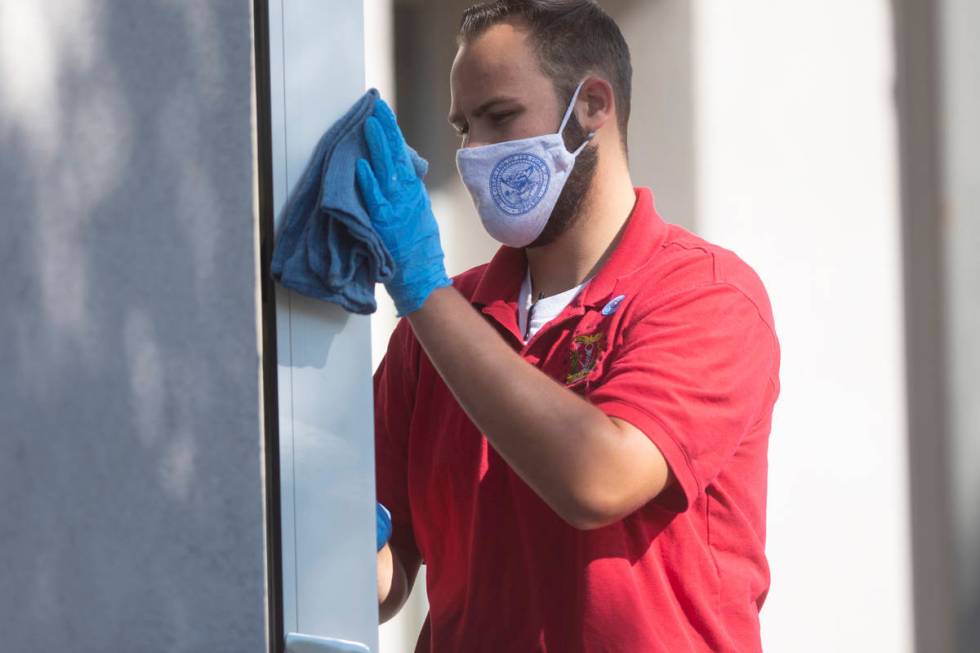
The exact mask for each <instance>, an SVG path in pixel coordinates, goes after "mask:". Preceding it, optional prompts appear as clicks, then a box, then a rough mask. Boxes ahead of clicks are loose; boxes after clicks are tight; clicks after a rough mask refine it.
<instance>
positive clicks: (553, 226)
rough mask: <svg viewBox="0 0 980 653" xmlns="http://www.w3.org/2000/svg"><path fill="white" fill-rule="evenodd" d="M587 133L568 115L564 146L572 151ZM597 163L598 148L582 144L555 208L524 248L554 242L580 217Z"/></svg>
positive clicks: (575, 119) (574, 118)
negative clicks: (539, 231) (539, 230)
mask: <svg viewBox="0 0 980 653" xmlns="http://www.w3.org/2000/svg"><path fill="white" fill-rule="evenodd" d="M588 135H589V134H588V132H586V131H585V129H584V128H583V127H582V125H581V123H579V121H578V119H577V118H576V117H575V114H572V116H571V118H570V119H569V121H568V124H567V125H565V134H564V136H563V138H564V140H565V147H566V148H567V149H568V150H569V151H573V150H574V149H575V148H577V147H578V146H579V145H581V144H582V142H583V141H584V140H585V139H586V137H588ZM598 163H599V148H598V147H597V146H595V145H586V146H585V147H584V148H583V149H582V151H581V152H579V155H578V156H577V157H576V158H575V165H573V166H572V172H571V174H569V175H568V179H567V180H566V181H565V187H564V188H562V191H561V194H560V195H558V201H557V202H555V208H554V209H552V211H551V216H550V217H549V218H548V223H547V224H546V225H545V227H544V230H543V231H542V232H541V235H539V236H538V237H537V238H535V239H534V242H533V243H531V244H530V245H528V247H541V246H543V245H549V244H551V243H553V242H554V241H556V240H557V239H558V237H559V236H561V235H562V234H564V233H565V232H566V231H568V230H569V229H570V228H571V227H572V226H573V225H574V224H575V223H576V222H578V220H579V218H580V217H581V212H582V206H583V203H584V200H585V197H586V196H587V195H588V193H589V189H590V188H591V187H592V180H593V178H594V177H595V171H596V166H597V165H598Z"/></svg>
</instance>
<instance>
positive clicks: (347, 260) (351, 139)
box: [271, 88, 428, 315]
mask: <svg viewBox="0 0 980 653" xmlns="http://www.w3.org/2000/svg"><path fill="white" fill-rule="evenodd" d="M378 97H379V96H378V91H377V90H375V89H373V88H372V89H371V90H369V91H368V92H367V93H365V94H364V95H362V96H361V98H360V99H358V100H357V101H356V102H355V103H354V105H353V106H352V107H351V108H350V109H349V110H348V111H347V113H345V114H344V115H343V116H342V117H341V118H340V119H339V120H338V121H337V122H335V123H334V124H333V126H332V127H330V129H329V130H327V132H326V133H325V134H324V135H323V136H322V137H320V142H319V143H317V146H316V149H315V150H314V152H313V156H312V157H311V158H310V162H309V163H308V164H307V166H306V169H305V170H304V171H303V175H302V177H301V178H300V180H299V182H298V183H297V185H296V187H295V188H294V190H293V193H292V195H291V196H290V198H289V200H288V201H287V203H286V208H285V210H284V212H285V215H284V219H283V220H282V222H281V223H280V228H279V231H278V233H277V234H276V245H275V248H274V250H273V252H272V266H271V271H272V277H273V278H274V279H275V280H276V281H278V282H279V283H281V284H282V285H284V286H285V287H287V288H290V289H292V290H295V291H297V292H300V293H302V294H304V295H309V296H310V297H315V298H317V299H323V300H326V301H329V302H333V303H335V304H339V305H340V306H342V307H343V308H345V309H346V310H348V311H351V312H352V313H360V314H364V315H366V314H369V313H373V312H374V311H376V310H377V308H378V305H377V302H376V301H375V299H374V285H375V284H376V283H384V282H385V281H388V280H389V279H391V277H392V274H393V272H394V263H393V261H392V259H391V254H390V253H389V252H388V250H387V248H386V247H385V246H384V243H382V242H381V238H379V237H378V234H377V233H376V232H375V231H374V228H373V227H372V226H371V218H370V216H369V215H368V212H367V210H366V209H365V208H364V205H363V204H362V202H361V197H360V195H359V193H358V191H357V187H356V183H355V181H354V168H355V164H356V162H357V160H358V159H366V158H368V156H369V154H368V149H367V142H366V141H365V139H364V133H363V127H364V121H365V120H367V118H368V116H370V115H371V114H372V113H373V112H374V104H375V102H376V101H377V99H378ZM409 151H410V154H411V157H412V162H413V163H414V165H415V171H416V173H418V175H419V176H420V177H423V176H425V173H426V171H427V170H428V163H427V162H426V160H425V159H423V158H421V157H420V156H419V155H418V154H416V153H415V151H414V150H411V148H409Z"/></svg>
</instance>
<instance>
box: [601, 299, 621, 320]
mask: <svg viewBox="0 0 980 653" xmlns="http://www.w3.org/2000/svg"><path fill="white" fill-rule="evenodd" d="M624 299H626V295H616V296H615V297H613V298H612V299H610V300H609V303H608V304H606V305H605V306H603V307H602V314H603V315H612V314H613V313H615V312H616V309H617V308H619V305H620V304H621V303H622V302H623V300H624Z"/></svg>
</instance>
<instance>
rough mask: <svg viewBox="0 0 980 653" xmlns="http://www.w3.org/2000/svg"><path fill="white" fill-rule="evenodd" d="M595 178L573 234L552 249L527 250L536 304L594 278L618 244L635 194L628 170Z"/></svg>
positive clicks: (560, 238) (572, 227)
mask: <svg viewBox="0 0 980 653" xmlns="http://www.w3.org/2000/svg"><path fill="white" fill-rule="evenodd" d="M596 172H597V174H596V176H595V177H594V179H593V184H592V187H591V188H590V189H589V193H588V195H586V197H585V198H584V202H583V206H582V207H581V209H580V210H581V211H582V214H581V215H580V216H578V219H577V220H576V221H575V223H574V224H573V225H572V226H571V227H570V228H569V229H568V231H566V232H565V233H563V234H562V235H561V236H559V237H558V238H557V239H556V240H555V241H554V242H552V243H549V244H548V245H544V246H542V247H535V248H530V247H526V248H525V249H524V253H525V255H526V256H527V262H528V267H529V268H530V271H531V286H532V293H533V297H535V298H537V297H550V296H552V295H556V294H558V293H560V292H562V291H564V290H568V289H569V288H574V287H575V286H577V285H579V284H580V283H582V282H583V281H584V280H585V279H587V278H589V277H591V276H593V275H594V274H595V273H596V272H598V271H599V269H600V268H601V267H602V265H603V264H604V263H605V262H606V259H608V258H609V255H610V254H611V253H612V251H613V250H614V249H615V247H616V244H617V243H618V242H619V237H620V236H621V235H622V232H623V230H624V229H623V227H624V225H625V224H626V221H627V219H628V218H629V216H630V213H631V212H632V210H633V205H634V204H635V203H636V192H635V190H634V188H633V183H632V181H631V180H630V176H629V171H628V170H627V169H625V166H624V167H623V168H621V169H617V170H615V171H601V170H597V171H596ZM603 173H606V174H603Z"/></svg>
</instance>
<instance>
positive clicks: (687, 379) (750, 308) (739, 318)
mask: <svg viewBox="0 0 980 653" xmlns="http://www.w3.org/2000/svg"><path fill="white" fill-rule="evenodd" d="M777 364H778V343H777V341H776V338H775V334H774V332H773V331H772V329H771V328H770V326H769V323H767V322H766V321H765V320H764V319H763V317H762V315H761V314H760V312H759V309H758V308H757V307H756V305H755V304H754V303H753V302H752V301H751V300H750V299H749V298H748V297H747V296H746V295H745V294H744V293H743V292H742V291H741V290H739V289H738V288H736V287H735V286H732V285H729V284H726V283H716V284H712V285H708V286H705V287H701V288H696V289H693V290H689V291H684V292H682V293H679V294H676V295H674V296H672V297H670V298H669V299H665V300H663V301H659V302H657V303H656V305H655V306H654V307H653V308H652V309H649V310H647V311H646V312H645V314H644V315H643V316H642V317H641V318H639V319H638V320H637V321H636V322H635V323H633V324H632V325H630V326H628V327H627V328H626V330H625V331H624V333H623V338H622V341H621V342H619V343H617V347H615V348H614V350H613V351H612V352H610V355H609V362H608V363H607V369H606V372H605V373H604V374H603V376H602V377H601V380H600V381H599V385H598V386H597V387H596V388H595V389H594V390H593V391H592V393H591V394H590V396H589V400H590V401H591V402H592V403H593V404H595V405H596V406H597V407H599V408H600V409H601V410H602V411H603V412H604V413H606V414H607V415H609V416H610V417H618V418H620V419H623V420H625V421H627V422H629V423H630V424H632V425H633V426H635V427H636V428H638V429H639V430H641V431H643V433H644V434H646V436H647V437H649V438H650V439H651V440H652V441H653V443H654V444H655V445H657V448H658V449H660V452H661V453H662V454H663V456H664V458H665V459H666V461H667V464H668V466H669V467H670V469H671V471H672V472H673V474H674V477H675V478H676V479H677V483H676V484H675V485H673V486H672V487H669V488H668V489H667V490H665V491H664V492H662V493H661V494H660V496H658V497H657V501H658V502H660V503H661V504H662V505H663V506H664V507H666V508H668V509H671V510H675V511H678V512H681V511H684V510H686V509H687V507H688V506H690V505H691V504H692V503H694V501H695V500H696V499H697V498H698V497H699V496H700V495H701V493H702V492H704V489H705V487H706V486H707V485H708V484H709V483H711V481H712V480H713V479H714V478H715V477H716V476H717V475H718V473H719V472H720V471H721V469H722V467H723V466H724V464H725V462H726V461H727V460H729V459H730V458H731V457H732V455H733V454H734V452H735V450H736V448H737V447H738V445H739V443H740V442H741V441H742V439H743V437H744V436H745V434H746V433H747V432H749V431H750V429H751V427H752V426H753V425H754V424H755V423H756V422H757V421H758V420H759V419H760V418H761V417H763V416H764V414H765V412H766V411H767V409H768V410H771V407H772V401H773V399H774V395H773V393H772V388H773V387H775V381H774V380H773V376H774V375H775V374H778V372H777V370H776V365H777Z"/></svg>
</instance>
